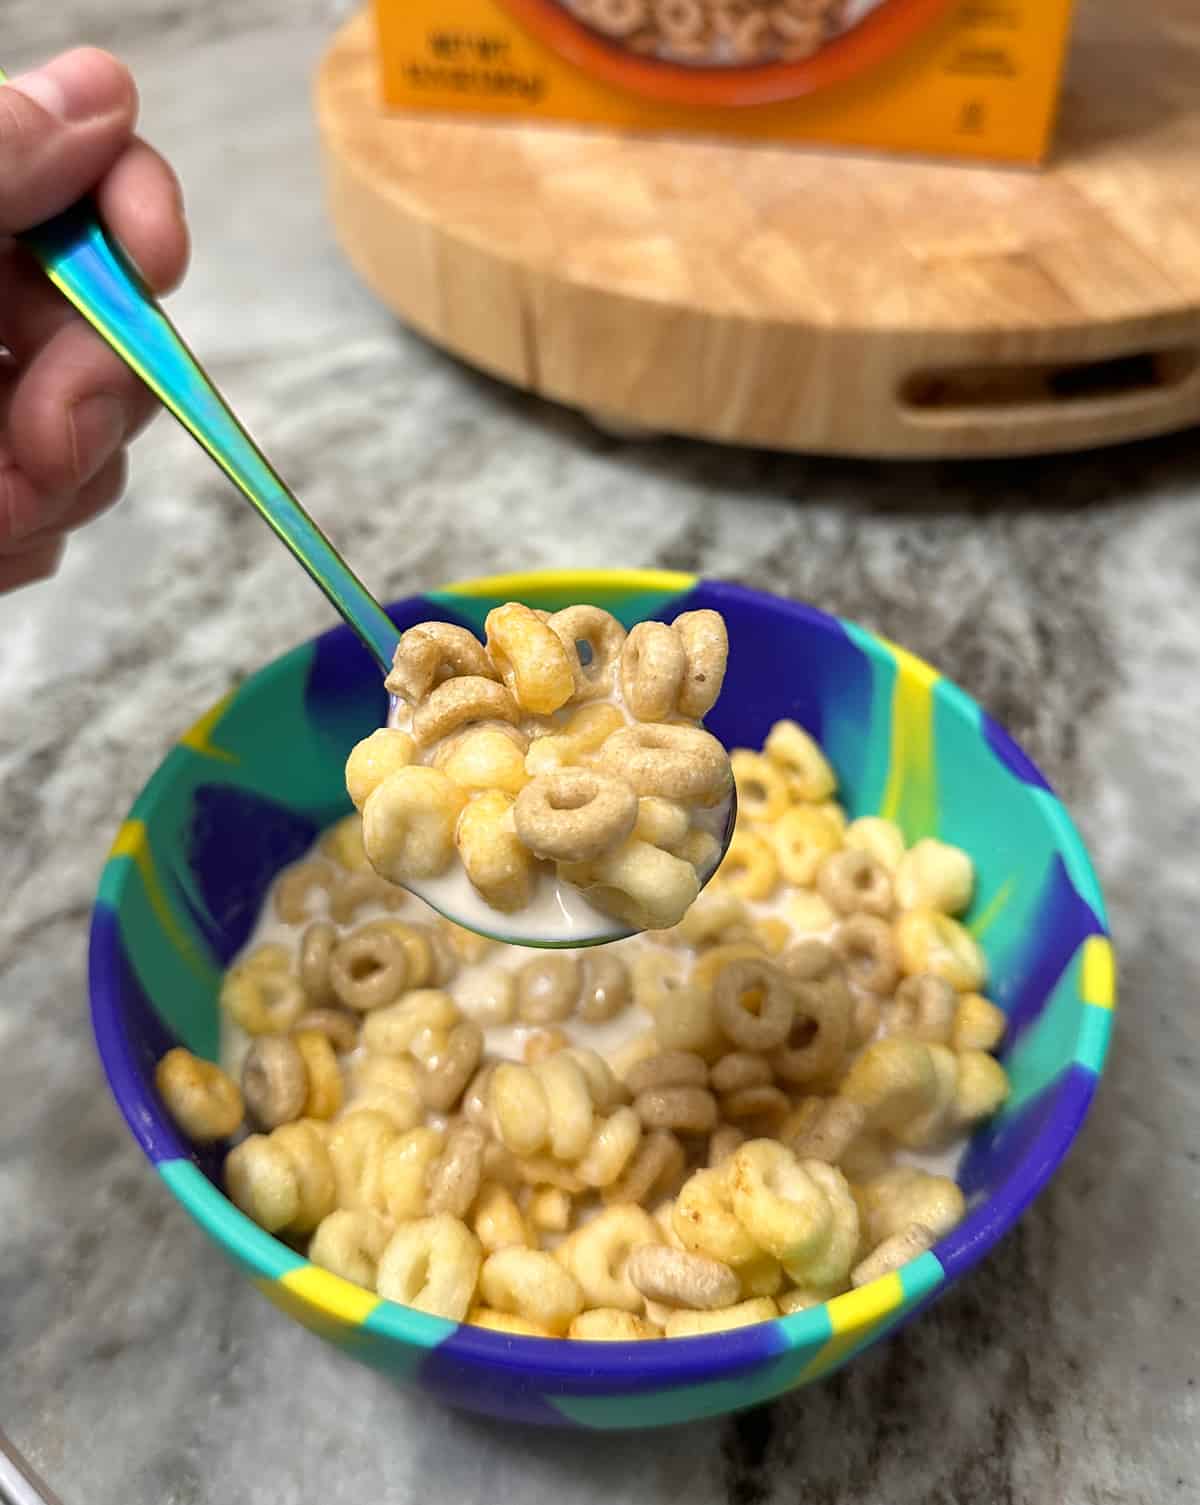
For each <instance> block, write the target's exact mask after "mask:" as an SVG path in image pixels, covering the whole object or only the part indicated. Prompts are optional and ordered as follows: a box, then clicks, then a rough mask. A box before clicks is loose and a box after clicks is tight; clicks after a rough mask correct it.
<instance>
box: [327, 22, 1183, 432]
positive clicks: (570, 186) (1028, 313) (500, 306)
mask: <svg viewBox="0 0 1200 1505" xmlns="http://www.w3.org/2000/svg"><path fill="white" fill-rule="evenodd" d="M1198 77H1200V19H1197V16H1196V14H1195V6H1194V0H1091V3H1090V4H1088V3H1085V4H1084V5H1083V7H1082V13H1081V15H1080V18H1079V22H1078V26H1077V36H1076V40H1075V44H1074V48H1073V54H1072V62H1071V68H1070V72H1069V77H1068V84H1067V91H1066V98H1065V102H1064V108H1063V119H1062V126H1061V129H1060V133H1059V140H1058V147H1057V150H1056V155H1055V158H1054V161H1053V162H1052V164H1051V166H1050V167H1049V168H1047V169H1046V170H1045V171H1044V172H1042V173H1032V172H1023V171H1013V170H1000V169H993V168H986V169H985V168H978V167H967V166H958V165H947V164H940V163H928V162H911V161H897V160H889V159H884V158H866V157H856V156H852V155H847V154H838V155H833V154H825V153H815V152H804V151H798V150H791V149H788V150H777V149H774V148H764V147H756V146H738V145H725V144H719V143H716V144H714V143H711V142H708V141H695V140H669V141H668V140H662V139H648V138H637V137H629V136H620V135H616V134H610V133H607V132H596V131H588V132H583V131H575V130H564V129H561V128H546V127H536V128H535V127H524V126H511V125H507V124H498V123H494V122H489V123H478V122H475V121H471V120H466V119H462V118H457V119H433V118H428V117H424V116H403V115H388V114H385V113H384V112H383V110H382V109H381V107H380V105H379V103H378V90H377V77H376V61H375V56H374V51H373V36H372V30H371V26H370V22H369V19H368V18H367V17H366V16H365V15H363V16H359V17H357V18H356V19H354V20H353V21H351V22H350V23H349V24H347V25H346V26H345V27H344V28H343V29H342V30H341V31H340V32H339V33H338V34H337V36H336V37H335V38H334V40H333V42H332V44H331V46H330V48H329V50H328V52H327V54H326V56H325V58H324V60H323V62H322V66H321V69H320V72H319V76H318V81H317V111H318V119H319V126H320V133H321V140H322V146H323V153H324V159H325V169H326V181H327V186H328V197H329V207H330V213H331V216H332V220H333V225H334V228H335V231H336V233H337V236H338V238H339V240H340V242H341V244H342V246H343V247H344V248H345V251H346V254H347V255H348V256H349V258H350V260H351V262H352V263H353V265H354V266H355V267H356V269H357V270H358V272H359V273H360V274H361V276H362V277H363V278H364V280H365V281H366V282H367V283H368V285H369V286H370V287H371V288H372V289H373V290H374V291H375V293H376V294H377V295H378V296H379V297H380V298H381V299H382V300H383V301H384V302H385V303H386V304H388V305H389V306H390V307H391V308H392V309H394V311H395V312H396V313H397V314H399V315H400V317H401V318H403V319H404V320H406V321H407V322H408V323H410V324H411V325H413V326H414V327H415V328H417V329H418V330H420V331H422V332H423V333H424V334H426V335H427V336H428V337H429V338H430V339H432V340H434V341H436V342H437V343H438V344H439V345H442V346H444V347H446V348H447V349H448V350H451V351H453V352H454V353H455V354H457V355H459V356H461V357H462V358H463V359H464V360H467V361H469V362H471V363H472V364H474V365H476V366H479V367H481V368H483V369H484V370H486V371H489V372H492V373H493V374H495V375H497V376H500V377H502V378H504V379H505V380H507V381H510V382H513V383H515V384H517V385H519V386H521V387H525V388H528V389H530V390H532V391H535V392H538V393H541V394H543V395H544V396H547V397H550V398H554V399H556V400H558V401H561V402H564V403H568V404H570V405H572V406H574V407H578V408H581V409H584V410H586V411H589V412H593V413H597V414H602V415H605V416H607V417H609V418H611V419H613V420H616V421H619V422H622V423H629V424H636V425H639V426H644V427H647V428H650V429H657V430H662V431H665V432H670V433H678V434H689V435H696V436H700V437H704V438H709V439H714V440H718V441H724V442H728V443H737V444H756V445H766V446H770V447H776V448H782V449H791V450H802V451H811V452H825V453H839V454H857V455H866V456H877V457H896V456H937V455H964V456H969V455H999V454H1019V453H1038V452H1046V451H1052V450H1064V449H1074V448H1081V447H1085V446H1093V445H1098V444H1105V443H1113V442H1117V441H1120V440H1125V439H1130V438H1135V437H1141V436H1146V435H1150V434H1157V433H1163V432H1166V431H1169V430H1172V429H1176V428H1180V427H1183V426H1186V425H1188V424H1191V423H1194V422H1195V421H1197V419H1198V418H1200V88H1197V85H1196V79H1197V78H1198Z"/></svg>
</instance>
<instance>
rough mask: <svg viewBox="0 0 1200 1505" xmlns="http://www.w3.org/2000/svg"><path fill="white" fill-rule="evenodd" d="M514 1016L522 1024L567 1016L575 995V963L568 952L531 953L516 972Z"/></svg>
mask: <svg viewBox="0 0 1200 1505" xmlns="http://www.w3.org/2000/svg"><path fill="white" fill-rule="evenodd" d="M516 986H517V1018H518V1019H520V1020H521V1022H522V1024H557V1023H559V1022H560V1021H561V1020H563V1019H568V1018H569V1017H570V1016H571V1014H572V1013H573V1012H574V1010H575V1004H576V1002H577V1000H578V998H579V986H580V982H579V963H578V961H577V960H576V959H575V957H573V956H572V955H571V954H570V953H569V952H566V951H546V952H543V953H542V954H541V955H540V956H531V957H530V959H529V960H528V961H527V962H525V963H524V965H523V966H522V967H521V969H520V971H519V972H518V973H517V984H516Z"/></svg>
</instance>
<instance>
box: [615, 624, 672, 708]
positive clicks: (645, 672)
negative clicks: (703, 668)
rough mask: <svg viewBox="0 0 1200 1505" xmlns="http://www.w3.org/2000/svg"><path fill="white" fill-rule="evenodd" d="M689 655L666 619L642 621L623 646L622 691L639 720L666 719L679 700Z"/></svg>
mask: <svg viewBox="0 0 1200 1505" xmlns="http://www.w3.org/2000/svg"><path fill="white" fill-rule="evenodd" d="M686 668H687V659H686V657H685V655H684V651H683V643H682V641H681V640H680V637H679V634H678V633H677V632H676V631H675V630H674V628H672V627H668V626H667V625H666V623H665V622H639V623H638V624H637V626H636V627H635V628H634V629H633V631H632V632H631V633H630V634H629V636H628V637H627V638H626V639H625V646H624V648H623V649H622V650H621V693H622V694H623V695H624V697H625V705H626V707H627V708H628V710H629V712H630V714H631V715H633V716H635V717H636V718H637V720H638V721H665V720H666V719H667V717H668V716H670V715H671V714H672V712H674V710H675V709H676V706H677V705H678V703H679V694H680V691H681V690H682V689H683V677H684V673H685V671H686Z"/></svg>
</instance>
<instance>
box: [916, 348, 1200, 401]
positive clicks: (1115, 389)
mask: <svg viewBox="0 0 1200 1505" xmlns="http://www.w3.org/2000/svg"><path fill="white" fill-rule="evenodd" d="M1198 369H1200V347H1195V346H1185V347H1176V348H1174V349H1170V350H1139V351H1135V352H1133V353H1132V354H1129V355H1120V356H1115V357H1113V358H1112V359H1109V360H1103V361H1075V362H1071V363H1067V364H1063V363H1061V362H1055V363H1053V364H1045V365H1021V366H1015V365H994V366H954V367H947V368H944V369H938V370H930V371H917V372H914V373H913V374H912V375H911V376H909V377H908V378H906V380H905V381H904V383H903V385H902V386H901V389H900V400H901V402H902V404H903V405H904V407H905V408H907V409H908V411H909V414H910V416H912V417H914V418H917V419H920V418H921V417H923V416H927V417H929V418H937V417H953V416H955V415H958V414H961V415H963V416H968V415H970V414H973V413H980V412H987V411H989V410H994V409H1004V408H1024V409H1043V410H1044V409H1046V408H1052V409H1061V408H1063V407H1066V406H1070V407H1072V408H1080V409H1086V408H1088V407H1090V406H1091V405H1093V404H1100V403H1103V404H1105V405H1110V404H1112V403H1113V402H1114V401H1121V400H1122V399H1137V398H1146V397H1153V396H1162V395H1163V394H1165V393H1168V392H1170V391H1171V390H1172V389H1173V388H1175V387H1182V386H1183V385H1184V384H1185V383H1186V382H1188V381H1190V380H1191V378H1192V377H1193V376H1195V374H1196V372H1197V370H1198Z"/></svg>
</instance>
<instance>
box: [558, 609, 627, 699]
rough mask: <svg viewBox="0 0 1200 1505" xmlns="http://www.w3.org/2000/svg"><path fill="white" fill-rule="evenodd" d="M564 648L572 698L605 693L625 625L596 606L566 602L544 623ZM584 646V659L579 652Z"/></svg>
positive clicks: (619, 648)
mask: <svg viewBox="0 0 1200 1505" xmlns="http://www.w3.org/2000/svg"><path fill="white" fill-rule="evenodd" d="M546 626H547V627H549V629H550V631H551V632H552V633H554V635H555V637H557V638H558V640H559V642H560V643H562V645H563V647H564V649H565V650H566V654H567V660H568V662H569V663H570V665H571V674H572V677H573V678H574V681H575V693H574V695H573V696H572V699H573V700H575V701H579V702H583V701H588V700H595V699H597V698H598V697H599V696H602V695H608V694H610V693H611V691H612V688H613V675H614V672H615V670H616V668H617V665H618V664H619V663H620V660H621V650H622V648H623V647H624V646H625V629H624V627H622V626H621V624H620V622H618V621H617V619H616V617H614V616H613V615H612V613H611V612H607V611H604V610H603V609H602V608H601V607H599V606H568V607H567V608H566V609H565V610H564V611H556V612H555V613H554V614H553V616H551V617H550V618H549V620H548V621H547V623H546ZM580 644H583V645H584V646H585V647H586V649H587V654H586V660H587V661H586V662H584V657H583V656H582V655H581V654H580V652H579V646H580Z"/></svg>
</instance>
